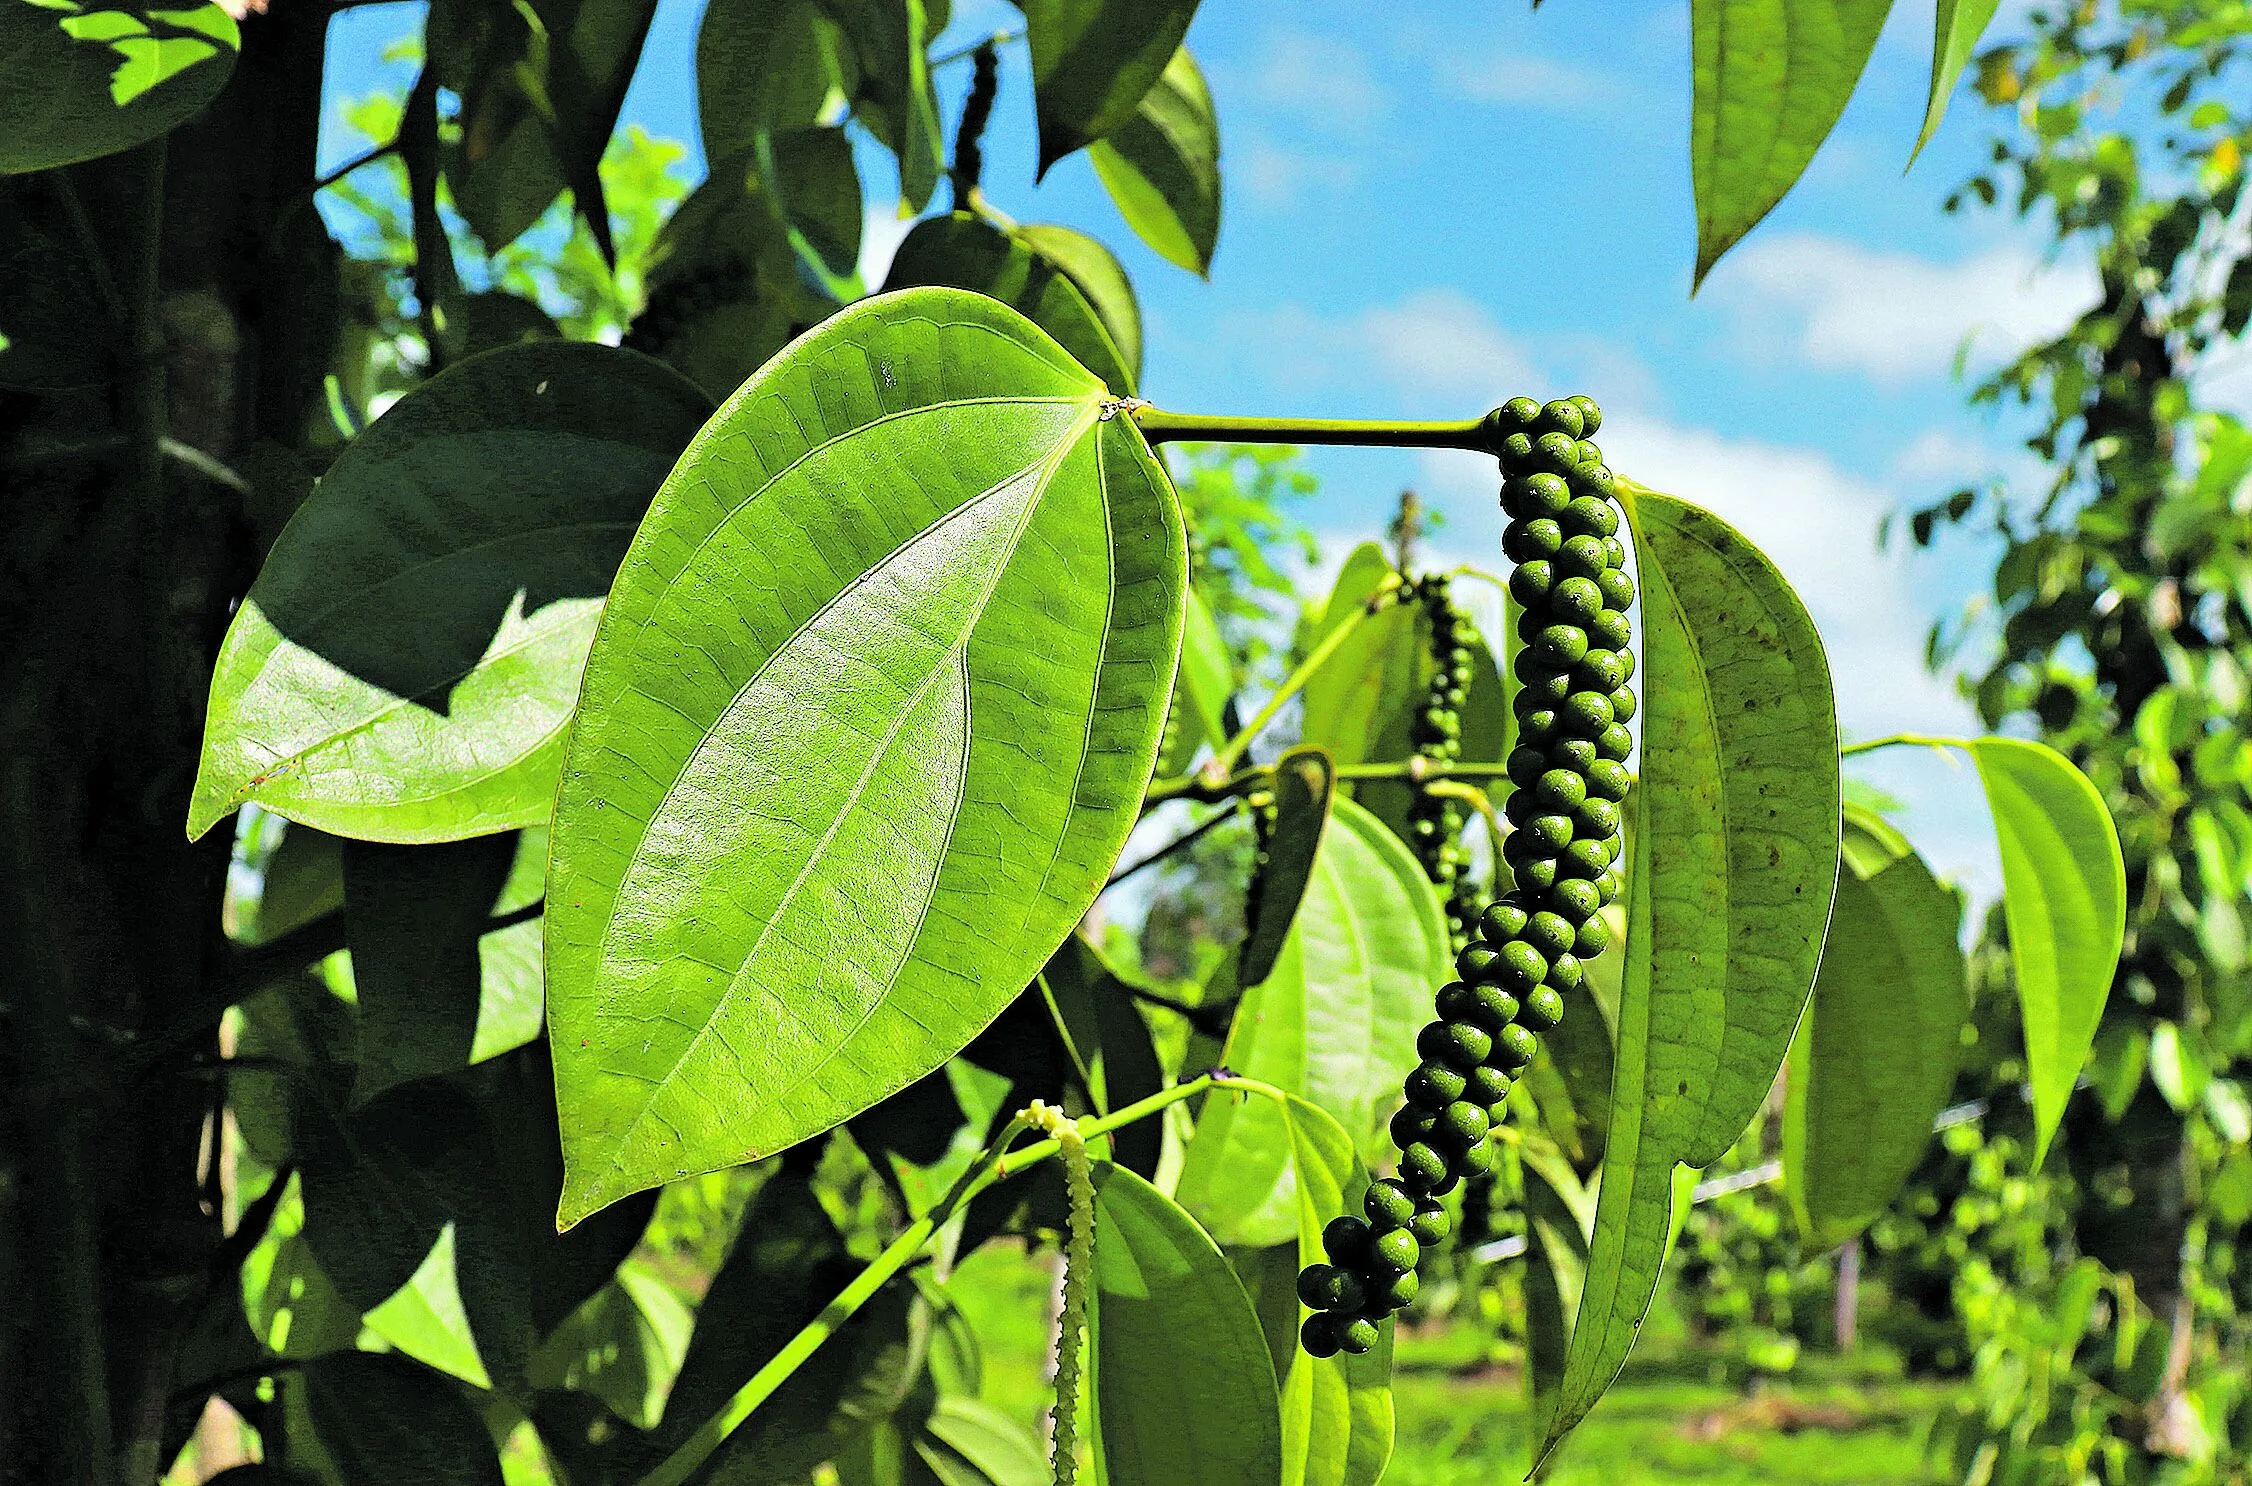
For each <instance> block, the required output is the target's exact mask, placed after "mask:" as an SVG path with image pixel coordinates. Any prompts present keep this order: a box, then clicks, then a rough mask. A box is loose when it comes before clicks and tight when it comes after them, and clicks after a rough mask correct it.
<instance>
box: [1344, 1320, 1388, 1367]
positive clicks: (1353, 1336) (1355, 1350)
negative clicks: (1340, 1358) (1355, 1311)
mask: <svg viewBox="0 0 2252 1486" xmlns="http://www.w3.org/2000/svg"><path fill="white" fill-rule="evenodd" d="M1379 1334H1380V1333H1379V1332H1378V1331H1377V1329H1376V1323H1375V1322H1374V1321H1371V1320H1370V1319H1369V1318H1368V1317H1366V1316H1343V1315H1340V1316H1339V1317H1338V1318H1337V1350H1338V1351H1340V1352H1349V1353H1351V1354H1352V1355H1353V1356H1355V1357H1365V1356H1367V1355H1368V1354H1369V1353H1370V1352H1373V1351H1375V1350H1376V1339H1377V1337H1378V1335H1379Z"/></svg>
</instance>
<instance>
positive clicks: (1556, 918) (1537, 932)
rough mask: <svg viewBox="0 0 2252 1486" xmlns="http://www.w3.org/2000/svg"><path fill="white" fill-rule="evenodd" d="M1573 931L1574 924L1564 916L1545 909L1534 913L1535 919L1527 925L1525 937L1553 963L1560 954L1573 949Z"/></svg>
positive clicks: (1543, 956) (1544, 957) (1542, 955)
mask: <svg viewBox="0 0 2252 1486" xmlns="http://www.w3.org/2000/svg"><path fill="white" fill-rule="evenodd" d="M1573 932H1574V931H1573V927H1572V925H1571V924H1570V923H1569V922H1568V921H1566V920H1565V919H1564V918H1563V917H1562V916H1560V915H1558V914H1554V913H1549V912H1546V911H1545V910H1544V911H1542V912H1540V913H1536V914H1534V915H1533V921H1532V922H1531V923H1529V924H1527V925H1525V938H1526V939H1527V940H1528V941H1530V942H1531V944H1532V946H1533V948H1534V949H1537V950H1539V951H1540V953H1541V957H1542V958H1543V959H1546V960H1548V961H1550V962H1551V963H1553V962H1554V961H1555V959H1556V957H1557V956H1558V955H1560V954H1565V953H1568V952H1569V951H1570V950H1571V947H1572V936H1573Z"/></svg>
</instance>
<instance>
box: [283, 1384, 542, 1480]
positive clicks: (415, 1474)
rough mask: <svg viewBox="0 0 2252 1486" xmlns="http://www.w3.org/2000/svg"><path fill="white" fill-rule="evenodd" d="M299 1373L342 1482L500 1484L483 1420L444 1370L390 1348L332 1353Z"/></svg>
mask: <svg viewBox="0 0 2252 1486" xmlns="http://www.w3.org/2000/svg"><path fill="white" fill-rule="evenodd" d="M299 1377H300V1379H301V1380H302V1386H303V1388H304V1390H305V1403H306V1407H307V1409H308V1411H309V1412H310V1414H311V1416H312V1423H313V1431H314V1433H315V1435H316V1436H317V1437H318V1438H319V1440H320V1443H321V1447H322V1448H323V1449H324V1450H326V1451H327V1452H328V1455H329V1457H330V1458H331V1459H332V1460H333V1461H334V1462H335V1464H336V1467H337V1469H338V1471H339V1472H340V1473H341V1474H342V1476H343V1478H344V1479H345V1480H347V1481H413V1482H416V1483H418V1486H501V1472H500V1457H499V1454H498V1452H497V1451H495V1450H494V1448H493V1440H492V1436H491V1435H489V1434H487V1433H486V1431H485V1422H484V1420H483V1419H481V1418H479V1417H478V1414H477V1411H476V1410H475V1409H474V1408H472V1407H470V1403H469V1399H468V1398H467V1397H466V1396H464V1394H463V1392H462V1389H461V1385H460V1384H459V1383H457V1382H455V1381H454V1380H453V1379H451V1378H449V1377H447V1376H445V1375H444V1374H443V1373H439V1372H435V1371H433V1370H431V1369H430V1368H428V1367H425V1366H423V1365H422V1364H421V1363H419V1362H415V1361H412V1360H410V1359H408V1358H405V1357H401V1356H398V1355H397V1354H382V1353H375V1352H334V1353H331V1354H329V1355H328V1356H326V1357H321V1358H317V1359H315V1360H314V1361H312V1362H309V1363H307V1364H306V1365H305V1366H304V1368H303V1369H302V1371H301V1372H300V1374H299Z"/></svg>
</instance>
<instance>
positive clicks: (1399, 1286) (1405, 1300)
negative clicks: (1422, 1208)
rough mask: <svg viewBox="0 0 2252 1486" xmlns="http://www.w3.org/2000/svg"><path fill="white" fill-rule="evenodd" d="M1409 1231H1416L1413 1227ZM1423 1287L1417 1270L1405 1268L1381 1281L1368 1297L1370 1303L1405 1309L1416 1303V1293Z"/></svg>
mask: <svg viewBox="0 0 2252 1486" xmlns="http://www.w3.org/2000/svg"><path fill="white" fill-rule="evenodd" d="M1407 1231H1408V1232H1410V1233H1412V1232H1414V1230H1413V1229H1409V1230H1407ZM1422 1288H1423V1282H1422V1281H1421V1280H1419V1279H1417V1278H1416V1275H1415V1271H1414V1270H1412V1269H1410V1270H1405V1271H1402V1272H1401V1273H1399V1274H1396V1275H1393V1276H1392V1277H1391V1278H1390V1279H1387V1280H1383V1281H1380V1282H1379V1283H1378V1284H1377V1286H1376V1291H1375V1293H1374V1294H1372V1295H1370V1296H1369V1298H1368V1300H1369V1304H1370V1305H1372V1306H1377V1307H1381V1308H1382V1309H1384V1310H1388V1311H1399V1310H1405V1309H1407V1308H1408V1307H1409V1306H1411V1305H1413V1304H1414V1303H1415V1297H1416V1294H1417V1293H1418V1292H1419V1291H1421V1290H1422Z"/></svg>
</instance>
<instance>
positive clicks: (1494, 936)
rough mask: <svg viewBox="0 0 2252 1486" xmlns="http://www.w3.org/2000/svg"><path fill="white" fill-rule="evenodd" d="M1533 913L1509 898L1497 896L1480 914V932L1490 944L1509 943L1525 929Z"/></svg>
mask: <svg viewBox="0 0 2252 1486" xmlns="http://www.w3.org/2000/svg"><path fill="white" fill-rule="evenodd" d="M1531 917H1532V915H1531V914H1529V913H1527V912H1526V911H1525V910H1524V909H1523V908H1521V907H1519V906H1518V905H1517V904H1515V903H1512V902H1510V901H1509V900H1508V899H1507V898H1496V899H1495V900H1494V901H1493V902H1491V903H1488V904H1487V905H1486V911H1485V912H1483V913H1481V914H1479V915H1478V932H1479V933H1480V934H1482V935H1483V936H1485V939H1486V942H1487V943H1489V944H1507V943H1508V942H1509V941H1510V940H1512V939H1514V938H1516V937H1517V935H1518V934H1519V933H1520V932H1521V931H1522V930H1523V929H1524V927H1525V921H1526V920H1527V919H1529V918H1531Z"/></svg>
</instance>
